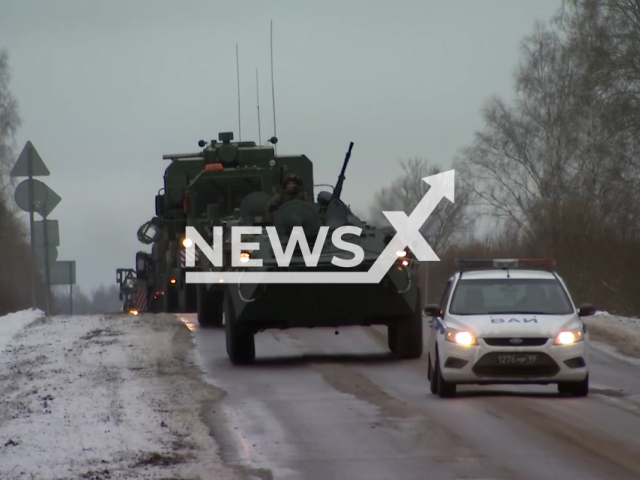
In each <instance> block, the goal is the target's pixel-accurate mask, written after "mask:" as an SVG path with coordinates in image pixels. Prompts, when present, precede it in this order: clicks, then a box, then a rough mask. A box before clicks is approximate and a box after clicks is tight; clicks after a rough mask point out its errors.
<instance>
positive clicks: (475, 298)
mask: <svg viewBox="0 0 640 480" xmlns="http://www.w3.org/2000/svg"><path fill="white" fill-rule="evenodd" d="M449 312H450V313H452V314H454V315H491V314H505V313H513V314H518V313H521V314H525V313H526V314H538V315H569V314H571V313H574V309H573V307H572V306H571V302H570V300H569V297H568V296H567V293H566V291H565V290H564V288H563V287H562V284H561V283H560V282H559V281H558V280H555V279H520V278H518V279H514V278H501V279H498V278H496V279H482V280H460V281H459V282H458V284H457V286H456V289H455V291H454V293H453V298H452V300H451V307H450V308H449Z"/></svg>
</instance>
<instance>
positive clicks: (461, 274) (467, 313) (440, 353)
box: [425, 259, 595, 397]
mask: <svg viewBox="0 0 640 480" xmlns="http://www.w3.org/2000/svg"><path fill="white" fill-rule="evenodd" d="M554 266H555V261H554V260H552V259H506V260H475V259H474V260H456V267H457V268H456V273H455V274H454V275H453V276H452V277H451V278H449V280H448V282H447V285H446V287H445V291H444V293H443V295H442V298H441V301H440V304H439V305H428V306H427V307H426V308H425V313H426V314H427V315H428V316H429V317H430V318H429V326H430V328H429V329H428V334H427V335H428V350H429V357H428V360H429V367H428V369H429V371H428V377H429V380H430V382H431V392H432V393H434V394H438V395H439V396H440V397H448V396H453V395H455V393H456V386H457V385H461V384H476V385H489V384H557V385H558V390H559V392H560V393H567V394H570V395H573V396H586V395H587V394H588V392H589V363H588V342H589V337H588V334H587V328H586V326H585V324H584V322H583V321H582V317H585V316H589V315H593V314H594V313H595V308H594V307H593V306H592V305H590V304H583V305H582V306H581V307H580V308H579V309H577V308H576V307H575V304H574V303H573V299H572V298H571V295H570V293H569V291H568V289H567V287H566V284H565V282H564V281H563V280H562V278H561V277H560V276H559V275H558V274H557V273H556V272H555V270H554Z"/></svg>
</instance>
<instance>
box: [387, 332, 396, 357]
mask: <svg viewBox="0 0 640 480" xmlns="http://www.w3.org/2000/svg"><path fill="white" fill-rule="evenodd" d="M397 333H398V330H397V329H396V328H394V326H393V325H389V326H388V327H387V342H388V344H389V350H391V353H396V337H397V336H398V335H397Z"/></svg>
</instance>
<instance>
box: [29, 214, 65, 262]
mask: <svg viewBox="0 0 640 480" xmlns="http://www.w3.org/2000/svg"><path fill="white" fill-rule="evenodd" d="M45 222H47V224H46V226H47V238H46V240H47V241H46V243H45V238H44V227H45ZM33 229H34V236H35V241H36V247H44V246H45V244H46V245H49V247H59V246H60V229H59V224H58V220H40V221H38V222H33ZM54 260H55V259H54Z"/></svg>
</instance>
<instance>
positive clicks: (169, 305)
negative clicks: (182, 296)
mask: <svg viewBox="0 0 640 480" xmlns="http://www.w3.org/2000/svg"><path fill="white" fill-rule="evenodd" d="M178 301H179V298H178V292H176V291H175V289H174V288H173V285H167V286H166V287H165V290H164V295H163V296H162V311H163V312H166V313H175V312H177V311H178Z"/></svg>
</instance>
